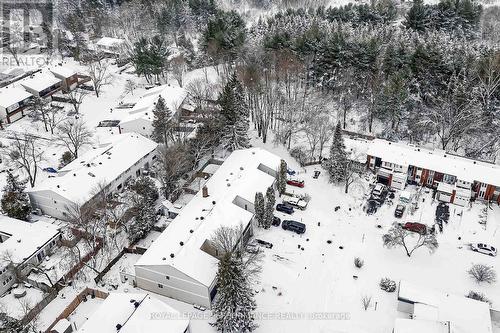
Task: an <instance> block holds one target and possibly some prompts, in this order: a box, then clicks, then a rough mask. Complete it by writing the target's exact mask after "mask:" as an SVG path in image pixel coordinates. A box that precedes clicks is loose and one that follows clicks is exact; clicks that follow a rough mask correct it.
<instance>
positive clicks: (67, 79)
mask: <svg viewBox="0 0 500 333" xmlns="http://www.w3.org/2000/svg"><path fill="white" fill-rule="evenodd" d="M50 71H51V72H52V74H54V76H55V77H56V78H58V79H59V80H61V82H62V90H63V91H65V92H68V91H70V90H73V89H75V88H76V87H77V86H78V73H77V72H76V71H75V70H74V69H72V68H70V67H67V66H55V67H52V68H51V69H50Z"/></svg>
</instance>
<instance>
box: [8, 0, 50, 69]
mask: <svg viewBox="0 0 500 333" xmlns="http://www.w3.org/2000/svg"><path fill="white" fill-rule="evenodd" d="M0 19H1V22H0V24H1V26H0V29H1V30H0V33H1V42H2V45H1V46H2V47H1V52H2V57H3V58H4V60H3V62H4V63H3V65H5V59H6V58H7V59H8V58H10V59H12V60H13V63H12V65H16V64H17V65H18V66H19V65H21V64H20V63H19V62H20V61H21V60H22V58H25V57H26V56H29V55H36V54H40V53H42V52H43V51H44V50H46V49H48V48H50V49H53V48H54V46H55V45H54V44H55V39H54V38H53V35H54V34H53V33H52V31H53V26H54V24H53V22H54V4H53V2H52V0H24V1H19V0H0Z"/></svg>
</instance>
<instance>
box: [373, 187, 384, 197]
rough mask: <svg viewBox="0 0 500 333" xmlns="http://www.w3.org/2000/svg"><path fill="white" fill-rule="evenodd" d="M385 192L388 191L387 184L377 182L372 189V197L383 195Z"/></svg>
mask: <svg viewBox="0 0 500 333" xmlns="http://www.w3.org/2000/svg"><path fill="white" fill-rule="evenodd" d="M384 192H386V193H387V189H386V187H385V185H382V184H377V185H375V187H374V188H373V190H372V197H381V196H382V195H383V194H384Z"/></svg>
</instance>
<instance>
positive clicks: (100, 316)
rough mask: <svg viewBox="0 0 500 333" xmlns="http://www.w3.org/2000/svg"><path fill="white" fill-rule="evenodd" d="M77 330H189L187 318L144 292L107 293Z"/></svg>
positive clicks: (172, 332)
mask: <svg viewBox="0 0 500 333" xmlns="http://www.w3.org/2000/svg"><path fill="white" fill-rule="evenodd" d="M76 332H77V333H96V332H99V333H116V332H120V333H137V332H147V333H164V332H168V333H190V327H189V319H187V317H183V316H182V315H181V313H179V312H178V311H177V310H175V309H174V308H172V307H171V306H169V305H168V304H166V303H165V302H163V301H161V300H159V299H156V298H153V297H151V295H149V294H144V293H110V294H109V295H108V297H106V299H105V300H104V302H102V304H101V305H100V306H99V308H98V309H97V310H96V311H95V312H94V313H93V314H92V315H91V316H90V317H89V318H88V319H87V321H85V322H84V323H83V324H82V326H81V327H80V328H79V329H78V330H77V331H76Z"/></svg>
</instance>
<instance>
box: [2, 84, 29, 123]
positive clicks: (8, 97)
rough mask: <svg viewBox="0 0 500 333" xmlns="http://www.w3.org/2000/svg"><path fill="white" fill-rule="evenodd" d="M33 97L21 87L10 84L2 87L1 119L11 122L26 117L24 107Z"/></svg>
mask: <svg viewBox="0 0 500 333" xmlns="http://www.w3.org/2000/svg"><path fill="white" fill-rule="evenodd" d="M32 97H33V95H31V94H30V93H29V92H27V91H26V90H24V89H22V88H20V87H12V86H8V87H5V88H2V89H0V121H2V122H3V123H7V124H11V123H13V122H14V121H16V120H19V119H21V118H22V117H24V109H25V108H26V106H27V105H28V103H29V100H30V99H31V98H32Z"/></svg>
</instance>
